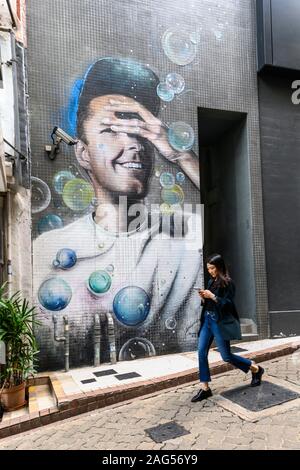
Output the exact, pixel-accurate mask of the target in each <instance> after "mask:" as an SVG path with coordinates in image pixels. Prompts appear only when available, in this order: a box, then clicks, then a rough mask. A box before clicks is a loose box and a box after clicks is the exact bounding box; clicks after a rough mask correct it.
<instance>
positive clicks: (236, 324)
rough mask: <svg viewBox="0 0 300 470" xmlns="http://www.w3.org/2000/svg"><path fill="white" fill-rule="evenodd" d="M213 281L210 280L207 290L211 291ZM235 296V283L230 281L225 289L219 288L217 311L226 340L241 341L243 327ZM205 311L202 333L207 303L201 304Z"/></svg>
mask: <svg viewBox="0 0 300 470" xmlns="http://www.w3.org/2000/svg"><path fill="white" fill-rule="evenodd" d="M212 283H213V280H212V279H210V280H209V282H208V285H207V289H208V290H210V286H211V285H212ZM234 294H235V285H234V283H233V281H230V282H229V284H228V285H227V286H225V287H219V288H217V290H216V291H215V295H216V297H217V302H216V304H215V308H216V311H217V313H218V320H217V322H218V325H219V329H220V331H221V334H222V336H223V338H224V339H225V340H232V339H241V338H242V334H241V326H240V320H239V315H238V313H237V310H236V307H235V304H234V300H233V299H234ZM201 303H202V305H203V309H202V312H201V317H200V330H199V333H200V331H201V328H202V325H203V322H204V316H203V314H204V311H205V302H204V303H203V301H202V302H201Z"/></svg>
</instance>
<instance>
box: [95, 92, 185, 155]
mask: <svg viewBox="0 0 300 470" xmlns="http://www.w3.org/2000/svg"><path fill="white" fill-rule="evenodd" d="M109 103H110V104H109V105H106V106H105V107H104V109H105V110H106V111H107V113H109V117H105V118H103V119H102V121H101V124H104V125H107V126H109V127H110V129H111V130H112V131H113V132H116V133H125V134H133V135H137V136H140V137H142V138H144V139H146V140H148V141H149V142H151V143H152V144H153V145H154V146H155V147H156V148H157V150H158V151H159V153H160V154H161V155H162V156H163V157H165V158H167V159H170V160H171V159H172V158H173V157H174V156H176V155H177V152H175V150H174V149H173V148H172V147H171V146H170V144H169V142H168V136H167V131H166V128H165V126H164V125H163V123H162V122H161V121H160V120H159V119H158V118H156V117H155V116H153V114H152V113H151V112H150V111H149V110H148V109H146V108H145V107H144V106H143V105H141V104H140V103H138V102H133V101H127V100H126V98H124V100H122V101H121V100H115V99H111V100H109ZM120 114H122V115H123V116H124V118H125V119H123V118H120ZM130 116H131V117H132V118H129V119H128V117H130ZM175 154H176V155H175Z"/></svg>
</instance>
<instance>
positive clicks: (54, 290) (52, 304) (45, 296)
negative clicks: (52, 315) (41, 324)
mask: <svg viewBox="0 0 300 470" xmlns="http://www.w3.org/2000/svg"><path fill="white" fill-rule="evenodd" d="M38 298H39V302H40V304H41V305H42V306H43V307H45V308H46V309H47V310H51V311H53V312H57V311H59V310H63V309H64V308H66V307H67V305H68V304H69V303H70V301H71V298H72V289H71V287H70V286H69V284H68V283H67V282H66V281H65V280H64V279H62V278H61V277H53V278H50V279H47V280H46V281H44V282H43V283H42V284H41V286H40V288H39V292H38Z"/></svg>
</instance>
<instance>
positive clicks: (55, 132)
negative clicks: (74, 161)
mask: <svg viewBox="0 0 300 470" xmlns="http://www.w3.org/2000/svg"><path fill="white" fill-rule="evenodd" d="M54 135H56V137H57V140H59V141H61V140H62V141H63V142H64V143H65V144H67V145H75V144H77V142H78V141H77V140H75V139H73V137H71V136H70V135H69V134H67V133H66V132H65V131H63V130H62V129H60V127H54V129H53V132H52V135H51V136H52V138H53V136H54Z"/></svg>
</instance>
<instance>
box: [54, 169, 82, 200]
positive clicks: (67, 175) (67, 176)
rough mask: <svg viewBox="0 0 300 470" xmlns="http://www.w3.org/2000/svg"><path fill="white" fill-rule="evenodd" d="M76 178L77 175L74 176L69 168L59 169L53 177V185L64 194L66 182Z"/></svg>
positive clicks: (58, 191) (59, 192)
mask: <svg viewBox="0 0 300 470" xmlns="http://www.w3.org/2000/svg"><path fill="white" fill-rule="evenodd" d="M75 178H76V176H74V175H73V173H72V172H71V171H68V170H63V171H59V172H58V173H56V174H55V175H54V177H53V187H54V189H55V191H56V192H57V193H58V194H62V193H63V189H64V186H65V184H66V183H67V182H68V181H70V180H73V179H75Z"/></svg>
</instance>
